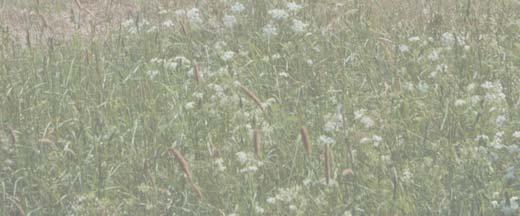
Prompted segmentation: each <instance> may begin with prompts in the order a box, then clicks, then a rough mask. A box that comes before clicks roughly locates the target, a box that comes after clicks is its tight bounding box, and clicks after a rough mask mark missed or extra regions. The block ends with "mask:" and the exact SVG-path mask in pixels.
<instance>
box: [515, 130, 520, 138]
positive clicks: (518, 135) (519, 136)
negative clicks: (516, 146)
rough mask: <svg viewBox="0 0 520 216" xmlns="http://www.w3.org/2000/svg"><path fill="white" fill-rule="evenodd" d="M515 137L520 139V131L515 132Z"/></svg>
mask: <svg viewBox="0 0 520 216" xmlns="http://www.w3.org/2000/svg"><path fill="white" fill-rule="evenodd" d="M513 137H514V138H517V139H520V131H515V132H513Z"/></svg>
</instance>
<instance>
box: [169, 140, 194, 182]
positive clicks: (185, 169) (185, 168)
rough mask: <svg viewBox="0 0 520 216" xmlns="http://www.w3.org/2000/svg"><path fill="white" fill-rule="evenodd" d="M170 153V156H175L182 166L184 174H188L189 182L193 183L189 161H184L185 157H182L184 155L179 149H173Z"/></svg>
mask: <svg viewBox="0 0 520 216" xmlns="http://www.w3.org/2000/svg"><path fill="white" fill-rule="evenodd" d="M169 152H170V155H173V156H175V159H176V160H177V162H178V163H179V165H181V168H182V171H183V172H184V174H186V178H188V180H189V181H190V182H192V178H191V173H190V168H189V166H188V161H186V159H184V156H182V154H181V153H180V152H179V151H177V149H174V148H171V149H170V150H169Z"/></svg>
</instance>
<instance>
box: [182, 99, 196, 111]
mask: <svg viewBox="0 0 520 216" xmlns="http://www.w3.org/2000/svg"><path fill="white" fill-rule="evenodd" d="M193 107H195V102H193V101H191V102H188V103H186V105H184V108H185V109H186V110H191V109H193Z"/></svg>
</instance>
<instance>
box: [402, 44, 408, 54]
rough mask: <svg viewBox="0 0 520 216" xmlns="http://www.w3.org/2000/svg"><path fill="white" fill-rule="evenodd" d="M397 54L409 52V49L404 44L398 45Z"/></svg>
mask: <svg viewBox="0 0 520 216" xmlns="http://www.w3.org/2000/svg"><path fill="white" fill-rule="evenodd" d="M399 52H401V53H407V52H410V47H408V46H406V45H404V44H401V45H399Z"/></svg>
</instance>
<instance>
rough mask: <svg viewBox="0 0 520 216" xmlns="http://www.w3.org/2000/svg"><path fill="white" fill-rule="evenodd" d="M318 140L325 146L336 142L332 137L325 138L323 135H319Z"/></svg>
mask: <svg viewBox="0 0 520 216" xmlns="http://www.w3.org/2000/svg"><path fill="white" fill-rule="evenodd" d="M319 140H320V142H321V143H322V144H325V145H332V144H334V143H335V142H336V141H335V140H334V139H333V138H332V137H329V136H325V135H321V136H320V137H319Z"/></svg>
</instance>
